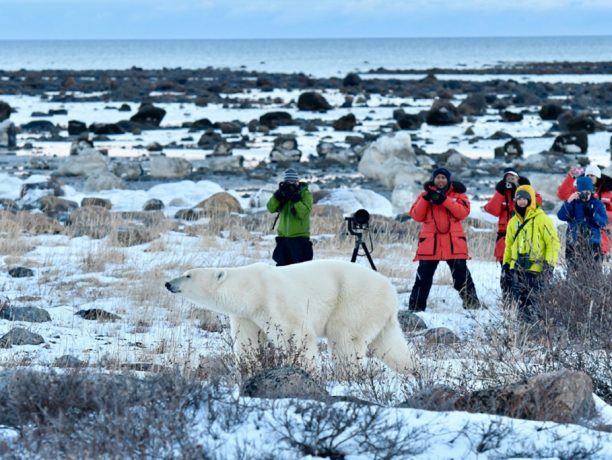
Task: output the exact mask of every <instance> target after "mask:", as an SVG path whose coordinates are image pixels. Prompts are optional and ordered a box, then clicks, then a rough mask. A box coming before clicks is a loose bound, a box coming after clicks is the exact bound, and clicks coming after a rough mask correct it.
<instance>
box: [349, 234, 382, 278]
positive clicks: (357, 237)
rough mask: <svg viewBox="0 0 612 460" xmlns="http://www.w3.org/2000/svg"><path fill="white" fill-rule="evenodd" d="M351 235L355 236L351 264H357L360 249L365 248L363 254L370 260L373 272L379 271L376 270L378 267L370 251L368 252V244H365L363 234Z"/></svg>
mask: <svg viewBox="0 0 612 460" xmlns="http://www.w3.org/2000/svg"><path fill="white" fill-rule="evenodd" d="M351 233H353V235H355V249H353V256H352V257H351V262H355V261H356V260H357V256H358V255H359V248H360V247H361V248H363V252H365V255H366V257H367V258H368V261H369V262H370V266H371V267H372V270H374V271H378V270H376V265H374V261H373V260H372V256H371V255H370V251H368V248H367V246H366V244H365V243H364V242H363V233H359V232H351Z"/></svg>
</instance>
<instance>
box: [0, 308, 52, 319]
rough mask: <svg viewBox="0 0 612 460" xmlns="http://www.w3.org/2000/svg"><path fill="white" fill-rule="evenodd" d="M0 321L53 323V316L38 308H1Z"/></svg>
mask: <svg viewBox="0 0 612 460" xmlns="http://www.w3.org/2000/svg"><path fill="white" fill-rule="evenodd" d="M0 319H6V320H8V321H25V322H27V323H45V322H48V321H51V315H49V312H48V311H47V310H45V309H43V308H38V307H4V308H2V307H1V306H0Z"/></svg>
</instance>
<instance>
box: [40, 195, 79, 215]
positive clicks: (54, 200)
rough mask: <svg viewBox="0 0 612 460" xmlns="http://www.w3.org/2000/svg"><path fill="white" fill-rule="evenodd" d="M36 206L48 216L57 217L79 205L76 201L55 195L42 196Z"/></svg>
mask: <svg viewBox="0 0 612 460" xmlns="http://www.w3.org/2000/svg"><path fill="white" fill-rule="evenodd" d="M36 204H37V208H38V209H40V210H41V211H42V212H44V213H45V214H46V215H47V216H49V217H56V218H57V217H59V216H62V215H64V214H67V213H70V212H72V211H73V210H75V209H76V208H78V207H79V204H78V203H77V202H76V201H71V200H66V199H64V198H59V197H56V196H51V195H49V196H43V197H42V198H40V199H39V200H38V201H37V203H36Z"/></svg>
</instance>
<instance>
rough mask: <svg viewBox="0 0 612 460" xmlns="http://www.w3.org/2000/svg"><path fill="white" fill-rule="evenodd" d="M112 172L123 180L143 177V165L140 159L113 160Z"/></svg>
mask: <svg viewBox="0 0 612 460" xmlns="http://www.w3.org/2000/svg"><path fill="white" fill-rule="evenodd" d="M110 170H111V172H112V173H113V174H114V175H115V176H117V177H120V178H121V179H123V180H136V179H139V178H140V177H142V175H143V171H142V165H141V164H140V161H138V160H113V162H112V164H111V167H110Z"/></svg>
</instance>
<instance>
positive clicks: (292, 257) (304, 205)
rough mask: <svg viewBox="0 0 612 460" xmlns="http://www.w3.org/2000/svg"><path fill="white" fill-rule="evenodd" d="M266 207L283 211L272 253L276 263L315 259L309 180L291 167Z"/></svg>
mask: <svg viewBox="0 0 612 460" xmlns="http://www.w3.org/2000/svg"><path fill="white" fill-rule="evenodd" d="M266 207H267V208H268V211H269V212H271V213H275V212H277V213H279V215H278V217H277V219H278V229H277V234H278V236H277V237H276V248H275V249H274V252H273V253H272V259H274V261H275V262H276V265H277V266H281V265H291V264H297V263H300V262H306V261H307V260H312V257H313V251H312V242H311V241H310V212H311V211H312V193H311V192H310V190H308V184H306V183H303V182H300V178H299V176H298V174H297V172H296V171H295V169H292V168H289V169H287V170H286V171H285V176H284V180H283V181H282V182H281V183H280V184H278V190H276V191H275V192H274V195H273V196H272V197H271V198H270V200H269V201H268V204H267V206H266ZM275 223H276V221H275Z"/></svg>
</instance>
